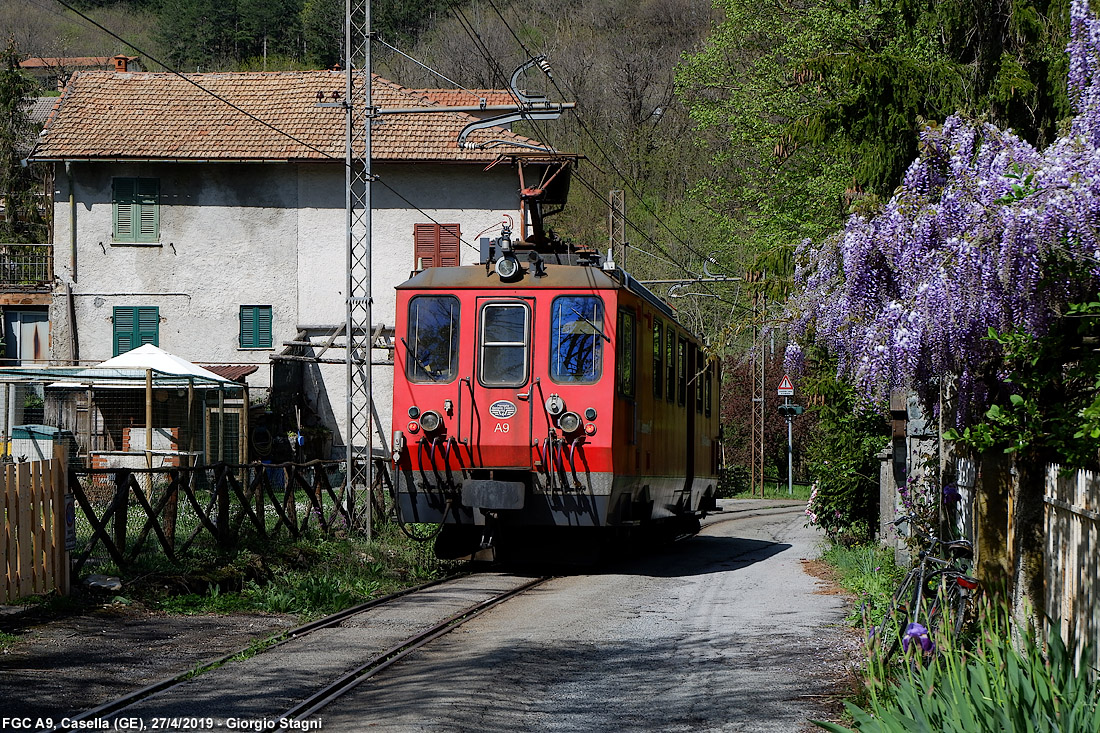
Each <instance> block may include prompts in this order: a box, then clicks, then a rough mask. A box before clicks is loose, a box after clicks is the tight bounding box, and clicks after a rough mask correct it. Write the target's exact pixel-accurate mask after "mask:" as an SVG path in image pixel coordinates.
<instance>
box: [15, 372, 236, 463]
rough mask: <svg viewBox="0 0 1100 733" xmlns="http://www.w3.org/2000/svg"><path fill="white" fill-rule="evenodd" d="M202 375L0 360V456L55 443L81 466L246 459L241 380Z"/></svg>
mask: <svg viewBox="0 0 1100 733" xmlns="http://www.w3.org/2000/svg"><path fill="white" fill-rule="evenodd" d="M109 363H110V362H105V363H104V364H105V365H106V364H109ZM194 369H196V370H198V368H197V367H195V368H194ZM202 371H205V370H202ZM208 374H209V376H204V375H202V374H197V373H196V374H186V373H177V372H170V371H165V370H161V369H152V368H145V369H140V368H125V367H110V366H104V365H101V366H98V367H51V368H39V367H9V368H5V369H0V406H2V410H0V460H6V461H14V462H20V461H36V460H46V459H48V458H49V457H51V456H52V455H53V447H54V445H55V444H57V443H60V444H62V445H64V446H65V448H66V453H67V455H68V457H69V462H70V465H71V466H74V467H82V468H97V469H100V468H101V469H138V468H146V469H151V468H175V467H184V466H188V467H195V466H202V465H208V464H211V463H218V462H227V463H234V464H240V463H247V462H248V460H249V456H248V441H247V435H248V401H247V393H246V391H245V387H244V385H242V384H239V383H236V382H231V381H229V380H225V379H222V378H220V377H218V376H217V375H214V374H212V373H208Z"/></svg>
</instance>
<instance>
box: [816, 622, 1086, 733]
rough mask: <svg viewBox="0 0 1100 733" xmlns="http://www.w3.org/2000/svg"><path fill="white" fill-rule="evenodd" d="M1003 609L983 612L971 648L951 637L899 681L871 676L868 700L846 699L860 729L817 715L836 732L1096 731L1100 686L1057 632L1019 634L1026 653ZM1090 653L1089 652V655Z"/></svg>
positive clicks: (904, 672) (905, 670)
mask: <svg viewBox="0 0 1100 733" xmlns="http://www.w3.org/2000/svg"><path fill="white" fill-rule="evenodd" d="M1007 616H1008V614H1007V612H1006V611H1004V610H1001V611H998V612H996V613H993V612H990V609H986V612H985V613H984V614H983V617H982V624H981V628H980V630H979V632H978V634H977V635H976V639H975V643H974V646H973V648H969V649H964V648H963V647H962V646H961V645H959V644H956V643H954V641H953V640H946V641H945V642H944V646H945V648H943V649H941V653H940V654H938V655H937V656H935V657H934V658H932V659H931V660H930V661H928V662H926V663H925V664H924V665H923V666H922V665H905V666H904V667H902V669H901V677H900V679H898V680H897V681H896V682H895V683H892V684H891V683H886V684H883V683H882V680H873V681H872V690H871V698H870V703H869V704H868V705H867V706H866V707H859V706H856V705H854V704H852V703H847V708H848V712H849V714H850V715H851V716H852V718H853V719H854V721H855V728H854V729H849V728H845V727H843V726H841V725H837V724H836V723H827V722H822V721H814V722H815V723H816V724H817V725H818V726H820V727H822V728H824V729H825V730H828V731H832V732H833V733H850V731H852V730H858V731H860V732H861V733H891V732H893V731H897V732H899V733H900V732H905V733H911V732H915V731H929V732H931V731H936V733H1048V732H1049V733H1055V732H1057V733H1086V732H1088V733H1092V732H1093V731H1097V730H1100V688H1098V687H1097V686H1096V684H1095V679H1094V678H1093V673H1092V671H1091V670H1089V669H1088V668H1087V666H1086V665H1085V664H1084V663H1083V662H1082V663H1080V664H1075V663H1074V659H1073V653H1072V652H1071V651H1068V650H1067V649H1066V647H1065V645H1064V644H1063V642H1062V639H1061V637H1060V636H1058V633H1057V626H1058V625H1057V624H1054V630H1053V631H1052V632H1051V634H1050V637H1049V639H1048V641H1047V644H1046V654H1045V655H1044V653H1043V650H1042V648H1041V645H1040V644H1039V643H1038V642H1037V640H1036V639H1035V637H1034V636H1033V635H1032V634H1030V633H1025V634H1022V638H1021V639H1020V643H1021V645H1022V651H1019V650H1017V649H1016V648H1015V647H1014V646H1013V635H1012V633H1010V632H1009V629H1008V624H1007V622H1006V621H1005V619H1006V618H1007ZM1085 658H1087V655H1085Z"/></svg>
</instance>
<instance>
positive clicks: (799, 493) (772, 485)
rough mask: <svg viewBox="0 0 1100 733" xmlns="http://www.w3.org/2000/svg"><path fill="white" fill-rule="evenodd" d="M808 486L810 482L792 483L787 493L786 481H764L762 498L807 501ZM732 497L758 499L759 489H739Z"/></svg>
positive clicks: (808, 496) (808, 497) (808, 495)
mask: <svg viewBox="0 0 1100 733" xmlns="http://www.w3.org/2000/svg"><path fill="white" fill-rule="evenodd" d="M810 486H811V484H794V485H793V486H792V487H791V493H787V482H786V481H783V482H776V481H765V482H764V498H765V499H792V500H795V501H809V499H810ZM731 498H733V499H759V498H760V491H759V489H758V490H757V491H756V493H753V492H752V491H749V490H747V489H746V490H744V491H739V492H737V493H736V494H734V495H733V496H732V497H731Z"/></svg>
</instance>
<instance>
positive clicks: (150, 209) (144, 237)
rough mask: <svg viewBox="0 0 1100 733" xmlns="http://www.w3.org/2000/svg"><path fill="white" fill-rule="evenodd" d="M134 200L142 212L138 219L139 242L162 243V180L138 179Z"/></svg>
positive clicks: (137, 237)
mask: <svg viewBox="0 0 1100 733" xmlns="http://www.w3.org/2000/svg"><path fill="white" fill-rule="evenodd" d="M136 189H137V190H136V191H135V192H134V198H135V199H136V200H137V202H138V205H139V206H140V207H141V211H140V213H139V215H138V218H137V222H136V224H137V236H136V237H135V239H136V240H137V241H138V242H157V241H160V180H159V179H156V178H138V179H137V186H136Z"/></svg>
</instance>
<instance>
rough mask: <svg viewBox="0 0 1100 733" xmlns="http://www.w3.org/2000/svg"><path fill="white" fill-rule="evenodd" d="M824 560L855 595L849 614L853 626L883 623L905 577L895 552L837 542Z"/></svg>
mask: <svg viewBox="0 0 1100 733" xmlns="http://www.w3.org/2000/svg"><path fill="white" fill-rule="evenodd" d="M822 559H823V560H825V562H827V563H829V565H831V566H833V567H834V568H835V569H836V571H837V573H838V578H837V580H838V582H839V583H840V585H841V586H842V587H844V588H846V589H847V590H849V591H851V592H852V593H853V594H855V596H856V598H857V601H858V603H857V605H856V607H855V608H854V609H853V610H852V612H851V613H850V614H849V616H848V621H849V622H850V623H851V624H852V625H853V626H855V625H857V624H863V625H864V626H866V627H870V626H874V625H875V624H878V623H881V621H882V617H883V615H884V614H885V613H886V609H887V608H888V607H889V606H890V599H891V597H892V596H893V594H894V589H895V588H896V587H897V585H898V583H899V581H900V580H901V577H902V575H903V574H904V573H903V572H902V569H901V568H899V567H898V566H897V563H895V562H894V553H893V551H891V550H890V549H888V548H885V547H882V546H881V545H878V544H865V545H853V546H851V547H845V546H844V545H838V544H833V545H830V546H829V548H828V549H826V550H825V552H824V553H823V554H822Z"/></svg>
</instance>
